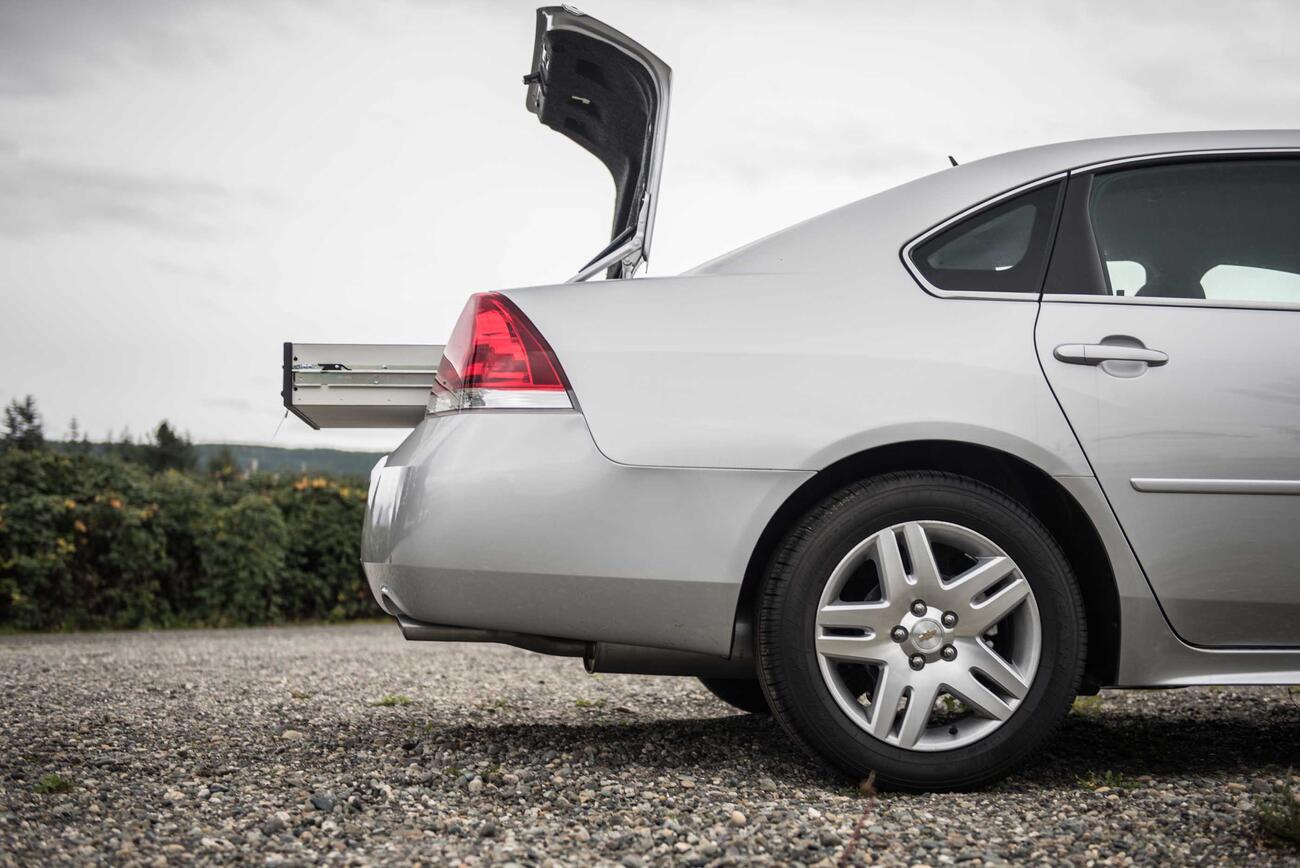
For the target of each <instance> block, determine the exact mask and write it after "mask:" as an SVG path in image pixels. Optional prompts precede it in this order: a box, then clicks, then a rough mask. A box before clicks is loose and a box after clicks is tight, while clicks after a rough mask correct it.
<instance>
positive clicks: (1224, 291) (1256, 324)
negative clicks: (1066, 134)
mask: <svg viewBox="0 0 1300 868" xmlns="http://www.w3.org/2000/svg"><path fill="white" fill-rule="evenodd" d="M1035 343H1036V346H1037V351H1038V354H1039V358H1040V361H1041V363H1042V366H1043V370H1044V372H1045V373H1046V375H1047V378H1048V381H1049V382H1050V383H1051V386H1052V389H1053V391H1054V392H1055V394H1056V396H1057V399H1058V400H1059V401H1060V403H1061V406H1062V407H1063V409H1064V410H1065V413H1066V415H1067V417H1068V418H1069V421H1070V423H1071V425H1072V426H1073V428H1074V430H1075V433H1076V434H1077V435H1078V437H1079V440H1080V442H1081V444H1082V446H1083V449H1084V451H1085V453H1086V454H1087V456H1088V459H1089V461H1090V463H1091V464H1092V467H1093V470H1094V471H1095V472H1096V474H1097V477H1098V479H1099V481H1100V483H1101V486H1102V488H1103V490H1104V491H1105V493H1106V496H1107V498H1108V499H1109V500H1110V503H1111V505H1112V506H1113V508H1114V510H1115V512H1116V515H1117V516H1118V518H1119V520H1120V523H1121V525H1122V526H1123V528H1124V531H1125V533H1126V534H1127V535H1128V538H1129V541H1130V542H1131V543H1132V545H1133V548H1134V550H1135V551H1136V553H1137V556H1138V559H1139V560H1140V562H1141V564H1142V566H1143V568H1144V570H1145V571H1146V574H1147V576H1148V578H1149V580H1150V582H1151V584H1152V587H1153V588H1154V590H1155V592H1156V596H1157V598H1158V599H1159V601H1160V603H1161V606H1162V608H1163V609H1164V611H1165V613H1166V615H1167V616H1168V618H1169V620H1170V622H1171V623H1172V625H1173V627H1174V629H1175V630H1176V631H1177V632H1178V633H1179V635H1180V636H1182V637H1183V638H1184V639H1185V640H1187V641H1189V642H1192V643H1195V644H1201V645H1210V646H1295V645H1300V159H1297V158H1296V157H1294V156H1290V155H1282V154H1259V155H1255V156H1246V155H1234V156H1231V157H1228V156H1208V157H1207V156H1192V157H1187V158H1182V159H1177V160H1166V161H1164V162H1161V161H1145V162H1137V163H1131V164H1126V165H1120V166H1112V167H1110V168H1108V169H1105V170H1099V171H1096V172H1085V173H1076V174H1074V175H1072V177H1071V178H1070V181H1069V187H1068V191H1067V194H1066V200H1065V204H1064V206H1063V212H1062V218H1061V225H1060V230H1059V233H1058V237H1057V243H1056V247H1055V250H1054V252H1053V257H1052V263H1051V267H1050V269H1049V272H1048V276H1047V280H1046V283H1045V291H1044V295H1043V304H1042V305H1041V309H1040V313H1039V319H1038V324H1037V326H1036V334H1035Z"/></svg>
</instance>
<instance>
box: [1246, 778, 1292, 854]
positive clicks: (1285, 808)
mask: <svg viewBox="0 0 1300 868" xmlns="http://www.w3.org/2000/svg"><path fill="white" fill-rule="evenodd" d="M1255 811H1256V813H1257V815H1258V816H1259V823H1260V825H1261V826H1263V827H1264V831H1266V832H1268V833H1269V834H1270V835H1276V836H1277V837H1279V838H1281V839H1283V840H1284V841H1290V842H1291V843H1292V844H1295V845H1296V846H1300V791H1297V790H1293V789H1291V788H1290V787H1288V786H1287V785H1285V784H1282V783H1277V784H1274V785H1273V789H1272V791H1271V792H1269V793H1268V794H1267V795H1265V796H1263V797H1262V798H1261V799H1260V800H1259V803H1258V805H1257V806H1256V808H1255Z"/></svg>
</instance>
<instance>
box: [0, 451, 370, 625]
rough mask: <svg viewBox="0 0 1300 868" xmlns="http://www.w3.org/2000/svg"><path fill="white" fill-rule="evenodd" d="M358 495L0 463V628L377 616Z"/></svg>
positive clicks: (335, 486) (84, 458)
mask: <svg viewBox="0 0 1300 868" xmlns="http://www.w3.org/2000/svg"><path fill="white" fill-rule="evenodd" d="M365 498H366V490H365V487H364V485H363V484H361V483H360V482H359V481H351V480H336V479H326V478H323V477H318V478H315V479H307V478H288V479H280V478H276V477H273V476H269V475H261V476H254V477H252V478H248V479H236V478H231V476H230V474H221V475H218V476H198V475H193V474H186V473H181V472H178V471H175V470H168V471H166V472H162V473H157V474H150V473H149V472H147V471H146V470H144V469H143V468H141V467H138V466H134V465H130V464H127V463H124V462H122V461H120V460H117V459H115V458H112V457H102V456H95V455H91V454H62V453H57V452H50V451H40V450H32V451H26V450H16V449H8V450H4V451H3V452H0V629H9V630H50V629H77V628H99V627H111V628H129V627H149V626H173V625H184V624H265V623H274V622H278V621H283V620H294V619H325V618H330V619H343V618H354V617H359V616H370V615H374V614H378V608H377V607H376V606H375V604H374V602H373V601H372V599H371V597H370V594H369V591H368V590H367V586H366V583H365V578H364V575H363V573H362V571H361V567H360V564H359V544H360V533H361V523H362V519H363V516H364V512H365Z"/></svg>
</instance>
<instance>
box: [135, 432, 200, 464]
mask: <svg viewBox="0 0 1300 868" xmlns="http://www.w3.org/2000/svg"><path fill="white" fill-rule="evenodd" d="M143 458H144V462H145V465H146V466H147V467H148V468H149V469H150V470H152V471H153V472H154V473H161V472H162V471H164V470H191V469H193V468H194V465H195V464H196V463H198V453H196V452H195V451H194V444H193V443H191V442H190V438H188V437H186V436H184V435H182V434H177V433H176V432H175V431H173V430H172V426H170V425H168V424H167V420H166V419H164V420H163V421H161V422H159V423H158V427H157V428H155V429H154V432H153V438H152V439H151V440H150V441H149V442H148V443H145V444H144V450H143Z"/></svg>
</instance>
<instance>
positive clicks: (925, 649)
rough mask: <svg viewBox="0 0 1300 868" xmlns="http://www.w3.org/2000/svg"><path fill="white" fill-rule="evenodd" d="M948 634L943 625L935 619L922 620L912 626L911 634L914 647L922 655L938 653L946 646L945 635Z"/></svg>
mask: <svg viewBox="0 0 1300 868" xmlns="http://www.w3.org/2000/svg"><path fill="white" fill-rule="evenodd" d="M947 632H948V631H947V630H945V629H944V628H943V625H942V624H940V623H939V622H938V621H936V620H934V619H933V618H921V619H920V620H918V621H917V622H916V623H915V624H913V625H912V630H911V633H910V638H911V640H912V646H913V647H914V648H916V650H917V652H918V653H920V654H933V653H937V652H938V651H939V649H940V648H942V647H943V645H944V638H945V635H944V634H946V633H947Z"/></svg>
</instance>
